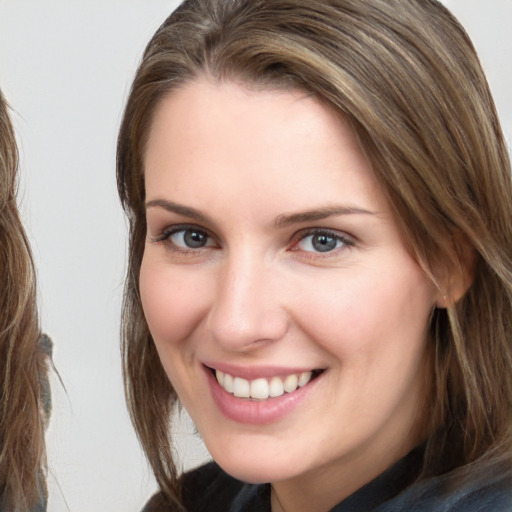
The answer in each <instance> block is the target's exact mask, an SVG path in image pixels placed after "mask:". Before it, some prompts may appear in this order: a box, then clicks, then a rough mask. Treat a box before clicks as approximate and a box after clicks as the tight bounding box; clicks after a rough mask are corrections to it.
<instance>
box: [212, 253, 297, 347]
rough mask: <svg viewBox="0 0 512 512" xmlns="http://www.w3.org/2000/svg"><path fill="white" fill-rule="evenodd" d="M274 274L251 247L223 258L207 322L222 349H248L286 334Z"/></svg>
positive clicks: (271, 268) (285, 322)
mask: <svg viewBox="0 0 512 512" xmlns="http://www.w3.org/2000/svg"><path fill="white" fill-rule="evenodd" d="M275 270H276V269H274V268H273V265H272V264H271V263H269V262H267V261H266V260H265V257H264V255H262V254H259V253H258V252H256V251H254V250H251V249H250V247H244V248H243V249H242V250H239V251H237V252H236V253H233V254H232V255H231V256H228V257H226V260H225V261H224V263H223V267H222V270H221V271H220V272H219V275H218V280H217V292H216V297H215V301H214V304H213V307H212V309H211V311H210V318H209V328H210V330H211V332H212V334H213V337H214V338H215V339H216V341H217V342H218V343H219V344H221V345H223V346H224V348H226V349H230V350H240V349H248V348H250V347H251V346H253V345H252V344H253V343H255V342H271V341H276V340H278V339H280V338H281V337H282V336H283V335H284V333H285V332H286V330H287V324H288V320H287V314H286V311H285V309H284V308H283V305H282V303H281V299H282V297H281V296H280V294H279V291H278V286H277V280H276V272H275Z"/></svg>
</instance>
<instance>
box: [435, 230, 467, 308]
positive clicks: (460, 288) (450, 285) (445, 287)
mask: <svg viewBox="0 0 512 512" xmlns="http://www.w3.org/2000/svg"><path fill="white" fill-rule="evenodd" d="M449 243H450V245H451V247H449V249H448V253H449V255H450V257H449V260H448V261H447V262H446V264H445V265H444V268H443V270H442V272H440V274H441V275H440V278H439V281H438V282H439V297H438V300H437V302H436V306H437V307H438V308H447V307H449V306H453V305H454V304H455V303H457V302H458V301H459V300H460V299H461V298H462V297H463V296H464V295H465V294H466V292H467V291H468V290H469V288H470V286H471V285H472V284H473V280H474V277H475V260H476V254H475V250H474V248H473V246H472V245H471V244H470V243H469V240H468V239H467V237H466V236H465V235H464V234H463V233H460V232H458V233H456V234H454V235H453V236H452V238H451V240H450V242H449Z"/></svg>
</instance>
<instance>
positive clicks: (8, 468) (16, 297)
mask: <svg viewBox="0 0 512 512" xmlns="http://www.w3.org/2000/svg"><path fill="white" fill-rule="evenodd" d="M17 167H18V154H17V149H16V140H15V137H14V131H13V128H12V125H11V122H10V119H9V115H8V110H7V105H6V102H5V100H4V97H3V96H2V94H1V93H0V283H1V284H0V311H1V314H0V351H1V356H0V380H1V384H0V385H1V395H0V407H1V414H0V489H1V492H0V510H2V511H4V510H5V511H9V512H11V511H12V512H28V511H31V512H32V511H43V510H46V485H45V483H44V482H45V473H46V449H45V439H44V430H45V426H46V423H47V420H48V415H49V412H50V411H49V404H50V394H49V386H48V379H47V372H48V368H47V364H48V363H47V359H48V356H49V355H50V352H51V342H50V340H49V338H47V337H46V336H41V337H40V332H39V322H38V315H37V306H36V287H35V273H34V265H33V262H32V255H31V252H30V247H29V245H28V240H27V237H26V235H25V231H24V229H23V226H22V224H21V220H20V216H19V212H18V208H17V205H16V188H17Z"/></svg>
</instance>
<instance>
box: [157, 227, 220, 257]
mask: <svg viewBox="0 0 512 512" xmlns="http://www.w3.org/2000/svg"><path fill="white" fill-rule="evenodd" d="M188 229H192V230H196V231H201V232H203V233H205V234H206V235H207V236H208V237H209V238H211V239H212V240H214V241H215V242H216V243H218V241H217V238H216V237H215V236H214V235H213V234H212V233H211V232H210V231H209V230H208V229H206V228H203V227H202V226H198V225H197V224H189V223H184V224H173V225H172V226H168V227H166V228H164V229H162V230H160V234H159V235H156V236H152V237H150V238H151V241H152V242H155V243H158V242H165V241H166V240H168V239H169V238H170V237H171V236H172V235H175V234H176V233H179V232H180V231H186V230H188ZM190 250H191V251H197V250H200V249H190Z"/></svg>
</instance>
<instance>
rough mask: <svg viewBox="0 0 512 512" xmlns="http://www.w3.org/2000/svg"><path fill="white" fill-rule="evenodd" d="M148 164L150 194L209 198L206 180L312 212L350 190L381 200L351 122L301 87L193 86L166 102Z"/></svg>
mask: <svg viewBox="0 0 512 512" xmlns="http://www.w3.org/2000/svg"><path fill="white" fill-rule="evenodd" d="M144 167H145V181H146V189H147V192H148V196H149V195H150V194H155V193H160V192H163V191H164V190H165V191H166V193H170V194H177V193H179V194H184V193H185V192H187V193H189V194H192V195H198V194H206V193H207V192H208V191H207V190H205V183H206V182H207V184H208V189H209V191H211V192H213V189H215V190H216V192H217V193H218V194H220V195H225V194H227V189H226V188H225V187H223V186H222V185H223V184H226V183H229V185H230V188H231V189H232V190H234V189H235V188H236V187H238V190H239V191H240V192H241V193H244V194H257V193H259V192H260V193H261V194H262V195H263V194H267V195H268V193H269V191H271V192H272V195H274V196H281V197H282V198H283V200H285V199H286V201H288V200H289V199H290V200H291V198H293V197H303V198H304V197H307V198H309V199H308V201H309V200H310V201H309V202H311V203H315V204H311V205H308V204H305V205H304V207H309V206H317V205H316V203H318V201H321V200H322V198H323V201H324V202H325V201H331V202H332V201H334V200H335V199H336V196H348V194H349V191H350V193H351V194H352V196H353V199H355V198H356V197H358V196H359V197H360V200H362V197H363V196H365V197H366V198H367V199H369V200H372V201H374V200H375V195H376V192H375V189H376V184H375V180H374V178H373V172H372V169H371V165H370V163H369V161H368V160H367V159H366V157H365V156H364V154H363V152H362V151H361V148H360V146H359V143H358V140H357V138H356V136H355V134H354V132H353V130H352V128H351V126H350V124H349V123H348V121H347V120H346V119H344V118H343V117H342V116H341V115H340V114H339V113H337V112H336V111H335V110H334V109H333V108H329V107H328V106H326V105H325V104H324V103H323V102H321V101H320V100H318V99H317V98H316V97H314V96H313V95H311V94H308V93H306V92H304V91H301V90H254V89H248V88H247V87H244V86H242V85H240V84H237V83H234V82H224V83H212V82H208V81H206V80H204V81H196V82H191V83H188V84H186V85H184V86H183V87H180V88H178V89H177V90H174V91H172V92H171V93H170V94H168V95H167V96H166V97H165V98H164V99H163V100H162V101H161V102H160V104H159V105H158V108H157V109H156V111H155V115H154V118H153V122H152V125H151V129H150V132H149V137H148V142H147V145H146V151H145V155H144ZM219 184H220V185H219ZM216 187H218V190H217V189H216ZM279 187H281V188H279ZM331 189H334V190H331ZM327 190H331V193H330V194H328V195H327V194H326V191H327ZM377 195H379V194H377ZM283 206H284V205H283ZM360 206H361V207H363V208H365V205H360ZM373 206H374V205H373ZM372 209H374V208H372Z"/></svg>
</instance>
